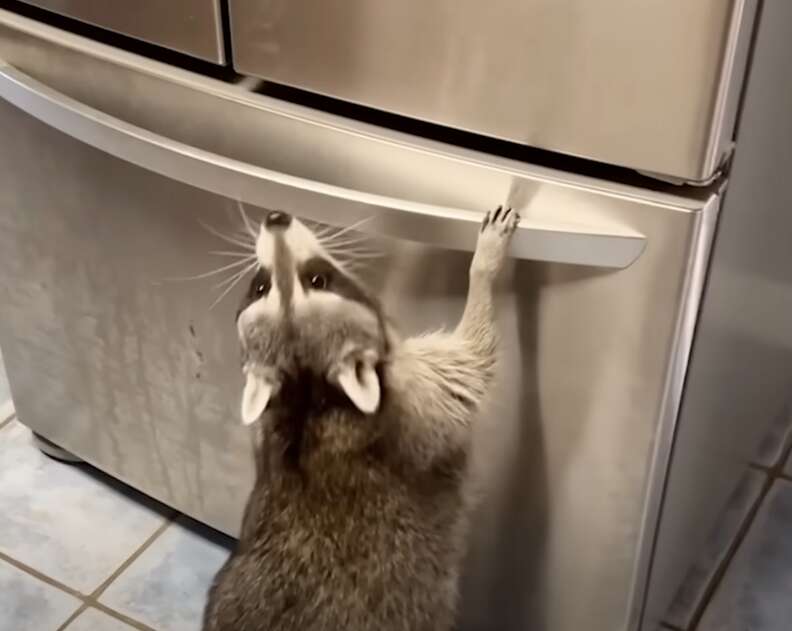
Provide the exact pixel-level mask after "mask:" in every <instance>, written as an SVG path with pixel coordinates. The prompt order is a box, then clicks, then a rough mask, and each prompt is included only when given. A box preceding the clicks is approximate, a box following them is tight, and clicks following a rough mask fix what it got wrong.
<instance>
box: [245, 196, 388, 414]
mask: <svg viewBox="0 0 792 631" xmlns="http://www.w3.org/2000/svg"><path fill="white" fill-rule="evenodd" d="M256 258H257V261H258V268H257V269H258V271H257V273H256V275H255V277H254V278H253V280H252V282H251V283H250V287H249V289H248V292H247V294H246V296H245V299H244V301H243V303H242V305H241V307H240V311H239V314H238V316H237V330H238V333H239V339H240V342H241V345H242V360H243V371H244V373H245V387H244V391H243V395H242V420H243V422H244V423H245V424H250V423H253V422H255V421H256V420H258V419H259V418H260V417H261V415H262V414H263V413H264V412H265V411H266V410H267V409H269V408H271V407H280V408H286V409H290V408H294V407H298V408H300V407H305V406H312V407H314V408H315V407H316V406H320V407H321V406H322V405H349V406H354V407H355V408H357V409H358V410H360V412H362V413H364V414H373V413H374V412H376V411H377V409H378V408H379V405H380V398H381V387H382V386H381V370H380V367H381V363H382V361H383V360H384V359H385V356H386V354H387V352H388V341H387V333H386V328H385V325H384V320H383V315H382V310H381V308H380V305H379V304H378V302H377V301H376V300H375V299H374V298H372V297H371V296H370V295H369V294H368V293H367V291H366V290H365V289H363V287H362V286H361V285H360V284H359V283H358V282H357V281H356V280H355V279H354V278H353V277H352V276H351V275H350V274H348V273H347V272H345V271H344V269H343V267H342V266H341V265H340V264H339V263H338V262H337V261H336V260H334V258H333V257H332V256H331V255H330V254H329V253H328V252H327V251H326V250H325V248H324V247H323V246H322V244H321V242H320V240H319V239H318V238H317V237H316V236H315V235H314V234H313V233H312V232H311V230H309V229H308V228H307V227H306V226H305V225H304V224H302V223H300V221H298V220H297V219H295V218H293V217H291V216H290V215H288V214H286V213H284V212H280V211H272V212H270V213H269V214H268V215H267V216H266V218H265V220H264V222H263V224H262V225H261V229H260V231H259V234H258V236H257V238H256ZM306 399H312V400H310V401H308V400H306Z"/></svg>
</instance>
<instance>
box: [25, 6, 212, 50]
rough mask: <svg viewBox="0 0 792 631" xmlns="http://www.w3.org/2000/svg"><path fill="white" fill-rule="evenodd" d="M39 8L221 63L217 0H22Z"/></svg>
mask: <svg viewBox="0 0 792 631" xmlns="http://www.w3.org/2000/svg"><path fill="white" fill-rule="evenodd" d="M23 1H24V2H27V3H28V4H32V5H35V6H38V7H41V8H42V9H47V10H49V11H53V12H55V13H60V14H61V15H65V16H67V17H71V18H76V19H78V20H82V21H83V22H88V23H90V24H93V25H95V26H101V27H102V28H106V29H109V30H111V31H116V32H118V33H122V34H124V35H129V36H131V37H136V38H138V39H142V40H144V41H147V42H150V43H152V44H159V45H160V46H165V47H166V48H171V49H173V50H177V51H179V52H182V53H187V54H188V55H192V56H194V57H199V58H201V59H206V60H208V61H213V62H216V63H224V62H225V58H224V52H223V32H222V25H221V17H220V0H167V1H163V0H135V1H134V2H107V1H106V0H23Z"/></svg>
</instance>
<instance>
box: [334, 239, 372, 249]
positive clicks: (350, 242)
mask: <svg viewBox="0 0 792 631" xmlns="http://www.w3.org/2000/svg"><path fill="white" fill-rule="evenodd" d="M370 242H371V238H370V237H362V238H360V239H344V240H343V241H328V242H327V246H326V247H329V248H343V247H346V246H348V245H364V244H366V243H370Z"/></svg>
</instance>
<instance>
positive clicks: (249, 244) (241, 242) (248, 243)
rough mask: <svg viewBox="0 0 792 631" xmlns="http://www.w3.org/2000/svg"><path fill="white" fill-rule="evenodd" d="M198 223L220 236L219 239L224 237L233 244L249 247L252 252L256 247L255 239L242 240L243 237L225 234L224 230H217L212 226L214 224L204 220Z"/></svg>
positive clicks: (224, 239)
mask: <svg viewBox="0 0 792 631" xmlns="http://www.w3.org/2000/svg"><path fill="white" fill-rule="evenodd" d="M198 223H199V224H200V225H201V227H202V228H203V229H204V230H206V231H207V232H209V233H211V234H213V235H214V236H216V237H218V238H219V239H222V240H223V241H226V242H228V243H230V244H232V245H238V246H239V247H241V248H245V249H247V250H249V251H251V252H252V251H254V250H255V248H256V244H255V242H254V241H248V240H242V239H238V238H235V237H233V236H230V235H227V234H223V233H222V232H219V231H217V230H215V229H214V228H212V226H210V225H208V224H205V223H204V222H202V221H199V222H198Z"/></svg>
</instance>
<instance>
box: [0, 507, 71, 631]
mask: <svg viewBox="0 0 792 631" xmlns="http://www.w3.org/2000/svg"><path fill="white" fill-rule="evenodd" d="M0 520H2V517H0ZM79 606H80V601H79V600H77V599H76V598H74V597H73V596H72V595H70V594H67V593H66V592H62V591H61V590H59V589H58V588H57V587H53V586H51V585H48V584H47V583H44V582H42V581H40V580H38V579H37V578H34V577H32V576H31V575H30V574H27V573H25V572H23V571H21V570H18V569H17V568H15V567H14V566H13V565H9V564H8V563H5V562H3V561H0V631H55V629H57V628H58V627H59V626H60V625H61V624H63V623H64V622H65V621H66V619H67V618H68V617H69V616H70V615H72V614H73V613H74V612H75V611H76V610H77V608H78V607H79Z"/></svg>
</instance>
